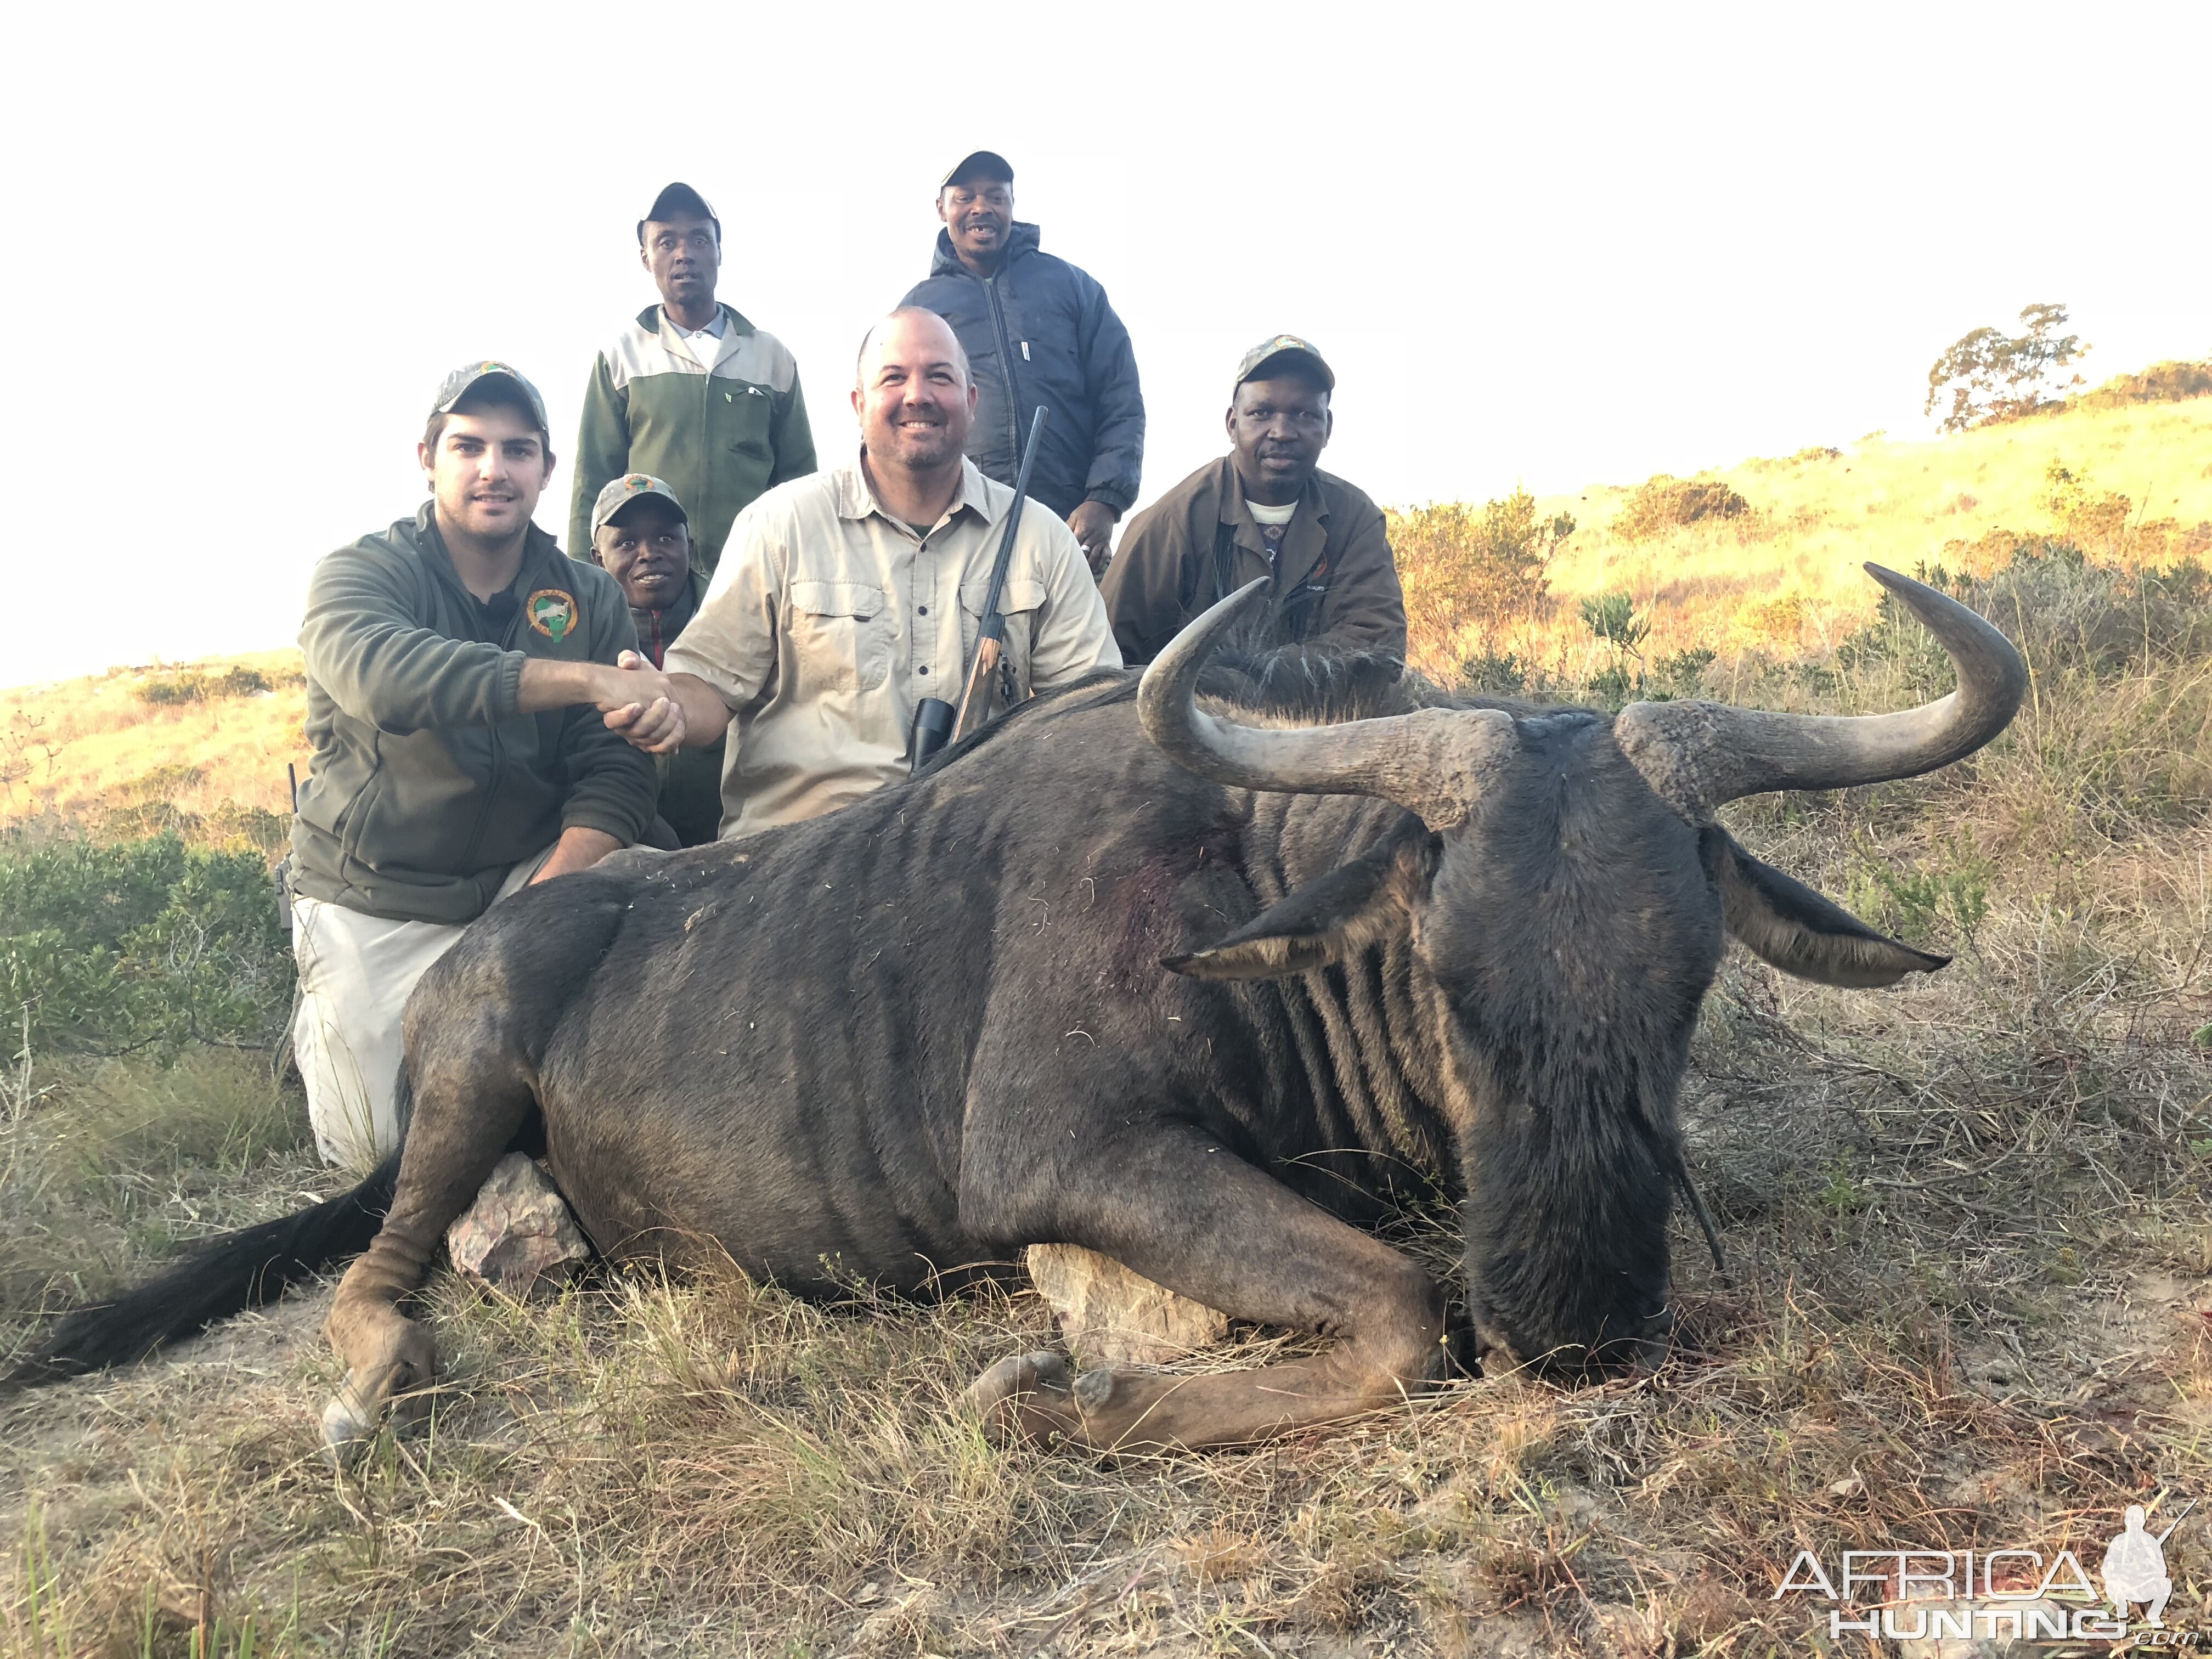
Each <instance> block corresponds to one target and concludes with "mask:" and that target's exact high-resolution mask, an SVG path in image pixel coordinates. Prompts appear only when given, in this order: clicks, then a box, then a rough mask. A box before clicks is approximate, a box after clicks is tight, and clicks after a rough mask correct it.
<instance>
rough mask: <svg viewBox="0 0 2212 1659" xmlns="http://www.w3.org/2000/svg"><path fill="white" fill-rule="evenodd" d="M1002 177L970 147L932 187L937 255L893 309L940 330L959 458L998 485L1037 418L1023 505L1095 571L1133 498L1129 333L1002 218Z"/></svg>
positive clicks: (1136, 414)
mask: <svg viewBox="0 0 2212 1659" xmlns="http://www.w3.org/2000/svg"><path fill="white" fill-rule="evenodd" d="M1013 182H1014V170H1013V168H1012V167H1009V166H1008V165H1007V164H1006V158H1005V157H1004V156H1001V155H996V154H994V152H992V151H990V150H987V149H979V150H977V151H975V154H973V155H969V156H965V157H963V159H962V160H961V161H960V163H959V165H958V166H957V167H954V168H953V169H952V170H951V172H950V173H946V174H945V183H944V185H943V186H942V187H941V188H940V189H939V191H938V196H937V216H938V217H939V218H940V219H942V220H943V221H944V222H945V228H944V229H943V230H941V231H939V233H938V236H937V257H936V258H935V260H934V261H933V263H932V264H931V265H930V270H929V277H928V280H927V281H926V282H923V283H919V284H917V285H916V286H915V288H914V289H912V290H911V291H910V292H909V293H908V295H907V296H906V298H905V299H904V300H903V301H901V302H900V303H901V304H902V305H908V306H921V307H924V308H925V309H927V310H930V311H933V312H935V313H938V315H939V316H940V317H942V318H944V319H945V321H947V322H948V323H950V324H951V325H952V331H953V332H954V333H955V334H956V335H957V336H958V337H959V339H960V344H961V347H962V349H964V350H965V351H966V352H967V354H968V361H969V366H970V368H971V369H972V370H973V373H974V376H975V386H976V389H977V391H978V392H979V393H980V397H979V399H978V402H977V404H976V409H975V429H974V431H973V432H972V433H971V434H970V435H969V440H968V458H969V459H970V460H972V461H974V462H975V465H976V466H977V467H978V468H979V469H980V470H981V471H983V472H984V473H985V474H986V475H987V476H988V477H994V478H996V479H998V480H999V481H1000V483H1009V484H1011V483H1013V482H1014V479H1015V477H1016V475H1017V474H1018V472H1019V471H1020V470H1021V452H1022V445H1023V444H1024V443H1025V442H1026V441H1028V438H1029V429H1030V419H1031V417H1032V416H1033V415H1034V413H1035V411H1036V407H1037V405H1038V404H1046V405H1048V406H1049V407H1050V409H1051V410H1052V413H1051V415H1049V416H1048V417H1047V418H1046V421H1045V428H1044V438H1043V441H1042V450H1041V452H1040V453H1039V454H1038V456H1037V461H1036V471H1035V472H1034V473H1033V474H1032V476H1031V477H1030V495H1031V496H1032V497H1034V498H1035V499H1036V500H1037V501H1042V502H1043V503H1044V505H1045V506H1047V507H1050V508H1051V509H1052V510H1053V511H1054V512H1055V513H1059V514H1060V517H1061V518H1063V519H1065V520H1067V527H1068V528H1069V529H1070V530H1073V532H1075V538H1076V540H1078V541H1079V542H1080V543H1082V544H1083V552H1084V556H1085V557H1086V558H1087V559H1089V560H1090V562H1091V569H1092V571H1093V572H1094V573H1095V572H1097V571H1098V570H1100V569H1102V568H1103V567H1104V565H1105V562H1106V558H1107V554H1108V551H1109V548H1110V546H1111V544H1112V542H1113V538H1114V526H1115V521H1116V520H1119V519H1120V518H1121V515H1122V513H1126V512H1127V511H1128V509H1129V507H1131V505H1132V504H1133V503H1134V502H1135V501H1136V499H1137V480H1138V476H1139V467H1140V465H1141V463H1142V461H1143V459H1144V450H1145V398H1144V393H1143V392H1141V391H1140V390H1139V388H1138V385H1137V358H1136V354H1135V353H1134V352H1133V351H1132V350H1131V349H1130V347H1129V331H1128V330H1127V329H1126V328H1124V327H1122V326H1121V319H1120V318H1119V317H1116V316H1115V314H1114V307H1112V306H1111V305H1109V304H1108V303H1107V300H1106V290H1105V289H1103V288H1101V287H1100V286H1099V285H1098V283H1097V280H1096V279H1095V278H1093V277H1092V276H1091V275H1090V274H1089V273H1088V272H1085V271H1083V270H1078V269H1077V268H1076V267H1075V266H1073V265H1072V264H1068V263H1067V261H1066V260H1065V259H1060V258H1054V256H1053V255H1051V254H1049V253H1047V252H1044V251H1043V250H1042V248H1041V247H1040V246H1038V240H1039V232H1038V230H1037V228H1036V226H1035V225H1031V224H1024V223H1020V222H1017V221H1016V220H1015V218H1014V195H1013Z"/></svg>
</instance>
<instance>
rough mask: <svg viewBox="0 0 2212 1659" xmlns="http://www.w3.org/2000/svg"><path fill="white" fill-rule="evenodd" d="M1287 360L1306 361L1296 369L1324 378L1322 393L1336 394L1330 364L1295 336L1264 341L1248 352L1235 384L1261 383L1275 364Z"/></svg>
mask: <svg viewBox="0 0 2212 1659" xmlns="http://www.w3.org/2000/svg"><path fill="white" fill-rule="evenodd" d="M1284 357H1288V358H1291V359H1303V362H1297V363H1296V365H1295V366H1296V367H1298V368H1305V369H1307V370H1308V371H1309V372H1310V373H1312V374H1318V375H1319V376H1320V377H1321V385H1322V391H1324V392H1334V391H1335V390H1336V375H1335V374H1334V371H1332V370H1331V369H1330V368H1329V366H1328V360H1327V359H1326V358H1324V357H1323V356H1322V355H1321V353H1320V351H1319V350H1318V349H1316V347H1315V345H1314V343H1313V342H1312V341H1310V340H1301V339H1300V338H1298V337H1297V335H1295V334H1278V335H1276V336H1275V337H1273V339H1269V340H1262V341H1261V342H1260V343H1259V344H1257V345H1255V346H1254V347H1253V348H1252V349H1250V350H1249V351H1248V352H1246V353H1245V354H1244V358H1243V362H1239V363H1238V364H1237V379H1236V380H1235V382H1234V384H1236V385H1237V386H1243V384H1244V382H1245V381H1247V380H1258V379H1260V378H1261V371H1262V370H1263V369H1266V368H1269V367H1271V366H1277V365H1276V360H1277V359H1278V358H1284ZM1293 366H1294V365H1293V364H1292V363H1289V362H1285V363H1282V364H1280V365H1279V367H1281V368H1291V367H1293Z"/></svg>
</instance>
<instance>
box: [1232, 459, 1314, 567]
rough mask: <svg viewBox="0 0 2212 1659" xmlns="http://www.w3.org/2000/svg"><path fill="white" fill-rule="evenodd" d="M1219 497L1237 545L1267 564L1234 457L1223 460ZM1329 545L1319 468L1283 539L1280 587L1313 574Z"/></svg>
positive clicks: (1278, 559)
mask: <svg viewBox="0 0 2212 1659" xmlns="http://www.w3.org/2000/svg"><path fill="white" fill-rule="evenodd" d="M1217 494H1218V496H1219V498H1220V505H1219V513H1220V519H1221V522H1222V523H1224V524H1225V525H1230V526H1234V528H1235V531H1236V539H1237V546H1239V547H1242V548H1244V549H1246V550H1249V552H1250V553H1251V554H1252V555H1253V556H1254V557H1255V558H1257V559H1258V560H1259V561H1260V562H1261V563H1262V564H1265V563H1266V562H1267V541H1266V538H1263V537H1262V536H1261V534H1260V521H1259V520H1257V519H1255V518H1254V517H1253V516H1252V514H1251V512H1250V510H1249V507H1247V506H1246V504H1245V501H1244V484H1243V480H1242V479H1240V478H1239V477H1237V458H1236V456H1234V455H1224V456H1223V457H1222V458H1221V471H1220V475H1219V482H1218V486H1217ZM1327 549H1328V497H1327V496H1325V495H1322V489H1321V471H1320V469H1319V468H1316V469H1315V470H1314V473H1313V476H1312V477H1310V478H1308V479H1307V480H1306V487H1305V488H1304V489H1302V490H1300V491H1299V492H1298V510H1297V513H1296V514H1295V515H1294V516H1293V517H1292V518H1291V526H1290V530H1289V532H1287V533H1286V534H1285V536H1284V537H1283V546H1282V550H1281V551H1280V552H1279V553H1278V554H1277V555H1276V556H1275V586H1277V588H1278V589H1282V588H1288V587H1294V586H1297V584H1298V583H1300V582H1302V581H1304V580H1305V579H1306V578H1307V577H1308V576H1310V574H1313V568H1314V566H1315V565H1316V564H1318V563H1320V562H1321V556H1322V553H1323V552H1324V551H1326V550H1327Z"/></svg>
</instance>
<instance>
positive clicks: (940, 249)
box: [929, 219, 1044, 280]
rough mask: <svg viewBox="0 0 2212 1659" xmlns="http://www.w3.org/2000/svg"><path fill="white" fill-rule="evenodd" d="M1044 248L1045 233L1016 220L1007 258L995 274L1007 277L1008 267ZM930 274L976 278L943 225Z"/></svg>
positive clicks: (1007, 246)
mask: <svg viewBox="0 0 2212 1659" xmlns="http://www.w3.org/2000/svg"><path fill="white" fill-rule="evenodd" d="M1042 246H1044V232H1042V230H1039V229H1038V228H1036V226H1035V225H1033V224H1031V223H1030V222H1028V221H1027V220H1026V219H1017V220H1015V221H1014V228H1013V229H1012V231H1010V232H1009V233H1008V234H1007V236H1006V258H1003V259H1001V260H1000V261H999V269H998V270H997V271H996V272H995V273H994V274H995V275H997V276H1005V275H1006V267H1007V266H1009V265H1011V264H1013V262H1014V261H1015V260H1017V259H1018V258H1021V257H1022V256H1023V255H1024V254H1025V253H1035V252H1038V251H1039V250H1040V249H1041V248H1042ZM929 274H930V275H931V276H969V277H973V276H975V272H973V271H971V270H969V269H968V267H967V266H965V265H963V264H961V263H960V256H959V255H958V254H957V253H955V252H953V251H952V232H951V230H950V229H948V228H945V227H944V226H942V225H940V226H939V227H938V231H937V257H936V258H933V259H932V260H931V261H930V262H929ZM979 280H980V279H979Z"/></svg>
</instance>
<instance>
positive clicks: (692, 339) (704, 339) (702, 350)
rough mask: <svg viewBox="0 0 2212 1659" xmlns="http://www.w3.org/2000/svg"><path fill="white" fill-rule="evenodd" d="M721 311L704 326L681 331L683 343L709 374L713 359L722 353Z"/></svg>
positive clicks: (711, 371) (712, 369)
mask: <svg viewBox="0 0 2212 1659" xmlns="http://www.w3.org/2000/svg"><path fill="white" fill-rule="evenodd" d="M671 326H673V325H671ZM722 327H723V324H722V313H720V312H719V311H717V312H716V313H714V320H713V321H712V322H710V323H708V325H706V327H704V328H693V329H685V330H683V331H681V332H682V333H683V336H684V345H685V346H686V347H687V348H689V349H690V353H691V355H692V356H693V357H695V358H696V359H697V360H698V363H699V367H700V368H703V369H705V370H706V371H707V372H708V374H713V373H714V359H716V358H717V357H719V356H721V355H722Z"/></svg>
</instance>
